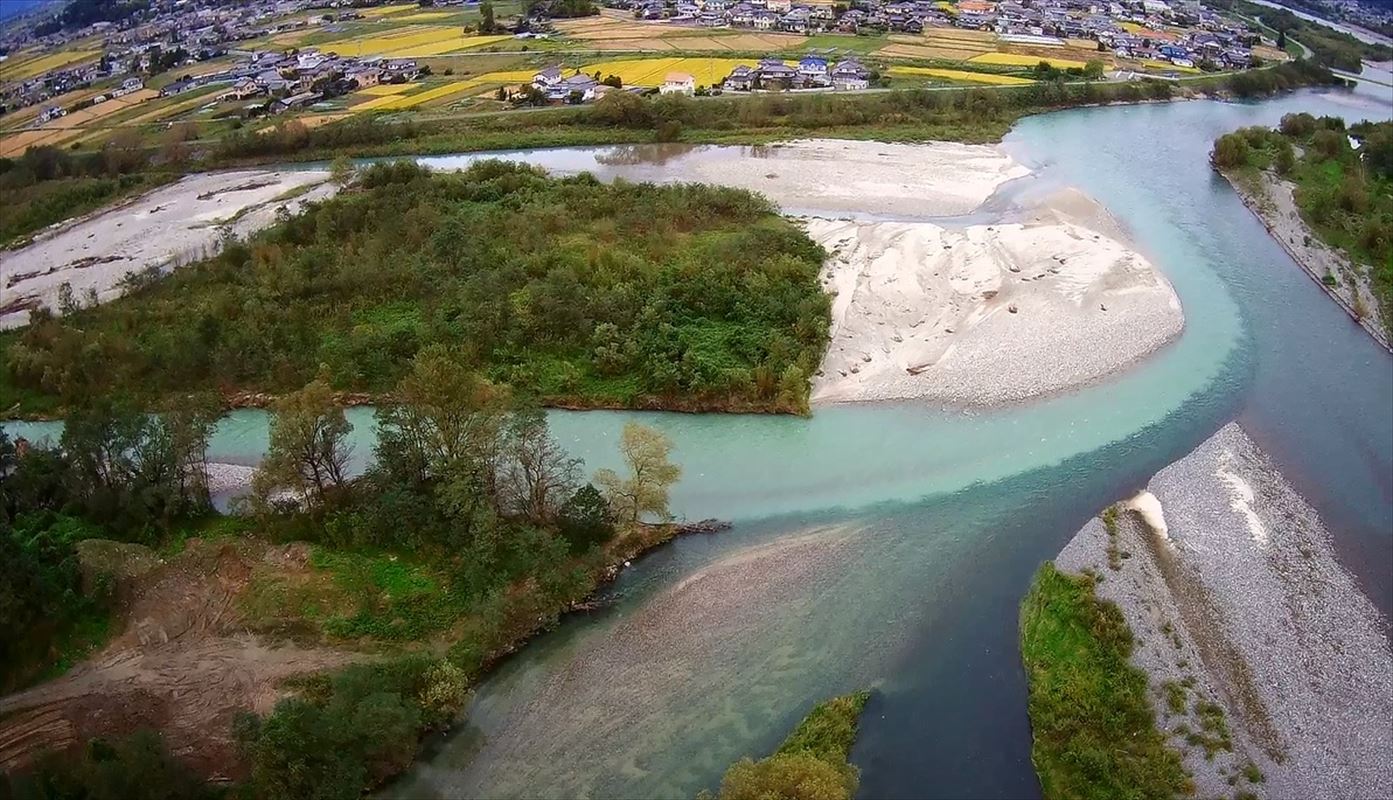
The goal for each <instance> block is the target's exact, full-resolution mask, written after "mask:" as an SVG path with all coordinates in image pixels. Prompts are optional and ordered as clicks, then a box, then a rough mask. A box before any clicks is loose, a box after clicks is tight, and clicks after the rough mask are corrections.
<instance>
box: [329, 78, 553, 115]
mask: <svg viewBox="0 0 1393 800" xmlns="http://www.w3.org/2000/svg"><path fill="white" fill-rule="evenodd" d="M500 74H501V73H500ZM532 75H533V73H531V72H529V73H528V74H527V79H528V80H531V79H532ZM496 82H499V81H497V80H496V79H494V78H493V77H492V76H491V75H480V76H478V77H476V78H466V79H464V80H459V81H451V82H449V83H445V84H441V85H440V86H436V87H435V88H433V89H426V90H425V91H420V92H410V93H407V94H391V95H384V96H382V97H375V98H373V99H371V100H368V101H365V102H362V103H359V104H357V105H355V106H353V107H352V108H351V109H349V110H350V111H353V112H355V113H358V112H363V111H403V110H405V109H408V108H415V107H416V106H419V105H425V104H426V103H431V102H432V101H436V100H444V99H447V98H451V97H454V96H455V95H459V94H464V93H465V92H467V91H469V90H470V89H474V88H477V87H479V86H483V85H485V84H489V83H496Z"/></svg>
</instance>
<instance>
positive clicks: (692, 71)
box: [581, 57, 756, 86]
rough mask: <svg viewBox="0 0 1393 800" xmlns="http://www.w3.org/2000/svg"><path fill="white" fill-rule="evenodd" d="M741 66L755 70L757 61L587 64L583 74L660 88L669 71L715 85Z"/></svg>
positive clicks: (667, 60)
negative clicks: (617, 77) (616, 78)
mask: <svg viewBox="0 0 1393 800" xmlns="http://www.w3.org/2000/svg"><path fill="white" fill-rule="evenodd" d="M741 64H744V65H745V66H749V67H753V66H754V65H755V64H756V61H755V60H754V59H749V58H696V57H694V58H638V59H626V60H620V61H601V62H598V63H595V64H586V65H585V66H583V67H581V71H582V72H585V73H586V74H589V75H593V74H595V73H596V72H599V73H600V74H601V75H602V76H607V75H617V76H619V79H620V80H621V81H623V82H624V85H625V86H660V85H662V83H663V80H664V79H665V78H666V77H667V75H668V73H669V72H685V73H687V74H688V75H691V76H692V77H693V78H695V79H696V85H697V86H714V85H715V84H718V83H720V82H721V81H723V80H725V77H726V76H727V75H729V74H730V72H731V70H733V69H735V68H736V67H738V66H740V65H741Z"/></svg>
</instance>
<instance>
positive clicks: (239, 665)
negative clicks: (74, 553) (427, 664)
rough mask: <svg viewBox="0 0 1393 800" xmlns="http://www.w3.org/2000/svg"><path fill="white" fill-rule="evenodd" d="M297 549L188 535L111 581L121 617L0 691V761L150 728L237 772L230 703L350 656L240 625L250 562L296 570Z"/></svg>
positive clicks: (215, 769) (258, 696)
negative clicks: (62, 667)
mask: <svg viewBox="0 0 1393 800" xmlns="http://www.w3.org/2000/svg"><path fill="white" fill-rule="evenodd" d="M306 557H307V550H306V549H305V548H304V547H303V546H296V545H290V546H286V547H271V546H267V545H265V544H263V543H259V542H252V541H246V540H241V541H237V542H201V541H198V540H193V541H190V542H189V545H188V547H187V548H186V549H185V551H184V552H183V553H181V554H180V555H178V556H175V557H174V558H172V559H170V560H168V561H167V562H164V563H162V564H160V565H159V566H156V567H155V568H154V569H153V570H151V571H150V572H148V573H147V574H145V575H143V576H140V577H137V578H134V579H132V580H130V581H128V582H126V583H125V585H120V586H118V596H119V597H120V598H121V599H120V600H119V603H120V608H121V611H120V612H119V613H120V616H121V618H122V620H123V621H124V628H123V629H122V631H121V633H120V634H118V635H117V636H116V638H115V639H114V640H113V641H112V642H111V643H110V644H108V645H107V647H106V648H104V649H103V650H102V651H101V652H99V653H98V654H97V655H95V656H94V657H93V658H91V659H90V660H88V661H86V662H84V663H82V664H79V665H78V666H77V667H75V668H73V669H72V670H71V671H70V672H69V673H68V674H66V675H64V676H63V677H61V678H58V679H56V680H53V681H50V682H48V683H44V684H41V685H39V686H36V687H33V688H31V689H27V690H25V691H22V692H18V693H15V694H12V695H10V696H8V697H5V698H0V768H5V769H14V768H16V767H21V766H23V765H25V764H27V763H29V762H30V761H31V760H32V759H33V758H34V757H35V756H36V755H38V754H39V753H41V752H43V751H45V750H63V749H68V748H71V747H73V746H75V745H77V744H79V743H81V742H82V741H85V740H86V739H89V738H91V737H94V736H119V735H124V734H129V733H131V732H134V731H135V730H138V729H140V728H153V729H156V730H159V731H161V732H162V733H163V734H164V736H165V740H166V742H167V744H168V745H169V748H170V750H171V751H172V752H173V753H174V754H175V755H176V756H178V757H180V758H181V759H183V760H185V761H186V762H188V763H189V764H190V765H191V766H193V767H194V768H195V769H197V770H198V771H199V772H200V773H201V774H203V775H206V776H208V777H209V778H210V779H212V780H219V779H230V778H236V777H238V776H239V775H240V774H241V764H240V761H239V758H238V753H237V748H236V745H235V742H234V741H233V738H232V727H233V721H234V720H235V719H236V717H237V715H238V714H239V713H240V712H242V711H255V712H257V713H262V714H264V713H266V712H267V711H269V710H270V709H271V707H272V706H274V705H275V702H276V700H277V699H279V698H280V697H281V696H282V694H283V691H282V690H281V688H280V685H281V684H282V683H283V682H284V681H285V680H286V679H287V678H290V677H293V676H295V675H300V674H305V673H310V672H316V671H319V670H323V669H327V668H330V667H335V666H339V665H342V664H345V663H348V662H349V661H352V660H355V659H359V658H361V657H362V656H361V655H358V654H355V653H352V652H349V651H345V650H336V649H330V648H311V647H302V646H296V645H282V644H277V643H274V642H272V641H270V640H267V639H264V638H261V637H258V636H255V635H253V634H252V633H250V632H249V630H248V626H247V624H246V622H245V621H244V620H243V619H242V617H241V614H240V611H239V603H238V602H237V601H238V598H239V597H240V595H241V594H242V592H243V591H244V590H245V589H246V588H247V584H248V581H249V579H250V577H251V573H252V569H253V567H254V566H256V565H258V564H263V565H264V564H271V565H274V566H275V567H276V568H279V569H285V570H287V571H302V570H304V569H305V564H306Z"/></svg>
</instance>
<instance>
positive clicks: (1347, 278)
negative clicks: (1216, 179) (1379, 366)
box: [1223, 171, 1393, 350]
mask: <svg viewBox="0 0 1393 800" xmlns="http://www.w3.org/2000/svg"><path fill="white" fill-rule="evenodd" d="M1223 174H1224V177H1225V178H1227V179H1228V181H1229V184H1230V185H1232V186H1233V188H1234V191H1236V192H1238V196H1239V197H1241V198H1243V204H1244V205H1246V206H1247V207H1248V209H1249V210H1250V211H1252V212H1253V214H1254V215H1256V216H1257V218H1258V219H1259V220H1261V221H1262V224H1263V226H1264V227H1266V228H1267V232H1268V233H1270V234H1271V235H1272V238H1273V239H1276V240H1277V243H1278V244H1280V245H1281V246H1282V249H1284V250H1286V251H1287V254H1288V255H1290V256H1291V257H1292V260H1293V261H1295V262H1296V263H1297V264H1298V265H1299V266H1300V267H1301V268H1302V269H1303V270H1305V271H1306V274H1307V275H1310V276H1311V279H1312V280H1314V281H1315V282H1316V285H1317V286H1319V287H1320V288H1321V289H1322V290H1323V291H1324V292H1325V293H1326V294H1327V295H1329V296H1330V298H1331V299H1333V300H1334V301H1335V302H1337V303H1339V304H1340V307H1341V308H1343V309H1344V310H1345V313H1346V314H1349V315H1350V317H1351V318H1352V319H1353V320H1354V321H1355V322H1357V323H1359V325H1360V327H1362V328H1363V329H1364V330H1365V331H1367V332H1368V334H1369V335H1370V336H1372V337H1374V340H1375V341H1377V342H1378V343H1379V344H1381V345H1383V346H1384V347H1385V348H1388V349H1389V350H1393V344H1390V336H1389V329H1388V325H1387V322H1386V321H1385V320H1384V319H1383V314H1382V312H1381V311H1380V308H1379V302H1378V298H1377V297H1375V296H1374V293H1373V289H1372V285H1371V281H1370V276H1369V270H1368V269H1367V268H1365V267H1362V266H1358V265H1355V264H1353V263H1352V262H1351V261H1350V259H1349V257H1348V256H1346V255H1345V254H1344V253H1343V252H1342V251H1340V250H1337V249H1335V248H1333V247H1330V246H1328V245H1326V244H1325V243H1324V242H1322V241H1321V240H1320V237H1319V236H1317V235H1316V234H1315V232H1313V231H1312V230H1311V227H1310V226H1309V225H1307V224H1306V221H1305V220H1303V219H1302V218H1301V210H1300V209H1299V208H1298V207H1297V205H1296V198H1295V196H1294V195H1293V192H1294V191H1295V189H1296V187H1295V185H1293V184H1292V183H1291V182H1290V181H1284V180H1282V179H1280V178H1278V177H1277V176H1276V175H1274V174H1272V173H1270V172H1266V171H1264V172H1261V173H1259V176H1258V181H1257V183H1251V182H1249V181H1247V180H1242V179H1240V178H1236V177H1235V176H1233V175H1230V174H1227V173H1223ZM1326 275H1334V276H1335V278H1336V280H1337V283H1336V285H1334V286H1331V285H1330V284H1328V283H1326V282H1325V281H1324V280H1323V279H1324V278H1325V276H1326Z"/></svg>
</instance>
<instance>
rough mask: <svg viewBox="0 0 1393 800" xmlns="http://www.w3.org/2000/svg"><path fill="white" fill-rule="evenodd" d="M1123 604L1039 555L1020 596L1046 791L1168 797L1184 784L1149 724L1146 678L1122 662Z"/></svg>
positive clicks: (1174, 757)
mask: <svg viewBox="0 0 1393 800" xmlns="http://www.w3.org/2000/svg"><path fill="white" fill-rule="evenodd" d="M1132 647H1133V639H1132V632H1131V630H1130V629H1129V628H1128V627H1127V623H1126V621H1125V620H1124V619H1123V618H1122V612H1121V611H1119V610H1118V608H1117V606H1115V605H1113V604H1112V603H1108V602H1104V601H1100V600H1098V599H1097V597H1095V596H1094V579H1093V578H1092V577H1089V576H1078V577H1075V576H1070V575H1065V574H1063V573H1061V572H1059V571H1058V570H1056V569H1055V567H1054V565H1053V564H1051V563H1048V562H1047V563H1046V564H1045V565H1044V566H1042V567H1041V568H1040V571H1039V572H1037V573H1036V575H1035V581H1034V583H1033V584H1032V585H1031V588H1030V592H1029V593H1028V594H1027V595H1026V598H1025V600H1024V602H1023V603H1022V606H1021V658H1022V660H1023V661H1024V663H1025V670H1026V676H1027V678H1028V679H1029V683H1030V699H1029V713H1030V724H1031V729H1032V732H1033V733H1034V739H1035V743H1034V748H1033V757H1032V760H1033V761H1034V763H1035V769H1036V772H1037V774H1038V775H1039V776H1040V784H1041V787H1042V789H1043V790H1044V795H1045V797H1046V798H1047V800H1048V799H1053V798H1098V799H1099V800H1104V799H1105V798H1107V799H1111V798H1117V797H1129V798H1156V799H1157V800H1160V799H1161V798H1167V799H1169V798H1174V797H1176V796H1177V795H1181V794H1186V793H1189V792H1191V791H1193V787H1192V784H1191V782H1190V778H1189V776H1188V775H1187V774H1186V773H1185V769H1184V766H1183V765H1182V763H1181V759H1180V755H1179V753H1177V752H1175V751H1174V750H1172V749H1171V748H1170V747H1168V746H1167V745H1166V742H1165V738H1164V736H1163V735H1162V734H1161V733H1160V731H1158V730H1157V728H1156V716H1155V712H1154V711H1153V710H1152V707H1151V702H1150V699H1149V697H1148V691H1147V678H1146V675H1145V674H1143V673H1142V672H1141V671H1140V670H1138V669H1137V668H1136V667H1134V666H1132V664H1131V663H1130V662H1129V660H1128V659H1129V656H1130V655H1131V651H1132Z"/></svg>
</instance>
